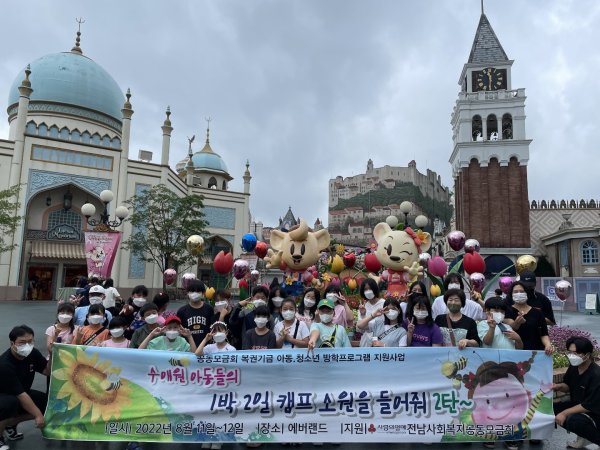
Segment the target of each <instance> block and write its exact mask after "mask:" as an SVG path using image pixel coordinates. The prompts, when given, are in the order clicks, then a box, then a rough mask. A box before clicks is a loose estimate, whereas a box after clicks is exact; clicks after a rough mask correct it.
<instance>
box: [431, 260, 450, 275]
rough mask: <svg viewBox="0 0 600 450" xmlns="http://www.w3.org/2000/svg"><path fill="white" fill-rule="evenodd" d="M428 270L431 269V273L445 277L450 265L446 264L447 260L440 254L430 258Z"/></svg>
mask: <svg viewBox="0 0 600 450" xmlns="http://www.w3.org/2000/svg"><path fill="white" fill-rule="evenodd" d="M427 270H429V273H430V274H431V275H433V276H436V277H443V276H444V275H446V272H447V271H448V266H447V265H446V261H444V260H443V259H442V258H440V257H439V256H434V257H433V258H431V259H430V260H429V263H428V264H427Z"/></svg>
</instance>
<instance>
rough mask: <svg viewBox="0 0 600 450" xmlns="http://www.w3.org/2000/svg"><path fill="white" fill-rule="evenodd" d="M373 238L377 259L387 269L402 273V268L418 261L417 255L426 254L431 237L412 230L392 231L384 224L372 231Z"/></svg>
mask: <svg viewBox="0 0 600 450" xmlns="http://www.w3.org/2000/svg"><path fill="white" fill-rule="evenodd" d="M373 236H374V237H375V240H376V241H377V244H378V247H377V252H376V253H375V254H376V255H377V259H378V260H379V262H380V263H381V264H382V265H383V266H385V267H387V268H388V269H392V270H396V271H402V270H404V267H407V266H408V267H410V266H411V265H412V264H413V263H415V262H418V261H419V253H421V252H426V251H427V250H429V247H431V236H430V235H429V233H424V232H422V231H418V232H417V233H415V232H414V231H413V230H412V229H410V228H407V229H406V231H400V230H392V229H391V228H390V226H389V225H388V224H387V223H385V222H382V223H378V224H377V225H376V226H375V229H374V230H373Z"/></svg>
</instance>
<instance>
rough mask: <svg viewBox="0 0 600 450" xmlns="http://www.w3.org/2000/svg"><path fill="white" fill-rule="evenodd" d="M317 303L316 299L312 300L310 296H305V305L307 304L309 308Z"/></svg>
mask: <svg viewBox="0 0 600 450" xmlns="http://www.w3.org/2000/svg"><path fill="white" fill-rule="evenodd" d="M315 303H316V301H315V300H312V299H310V298H308V297H304V306H306V307H307V308H312V307H313V306H315Z"/></svg>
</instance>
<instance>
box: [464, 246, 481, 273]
mask: <svg viewBox="0 0 600 450" xmlns="http://www.w3.org/2000/svg"><path fill="white" fill-rule="evenodd" d="M463 268H464V269H465V272H467V273H468V274H472V273H483V272H485V261H484V260H483V258H482V257H481V255H480V254H479V253H477V252H475V251H474V252H473V253H467V254H465V259H464V260H463Z"/></svg>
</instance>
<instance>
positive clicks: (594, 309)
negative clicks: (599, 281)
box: [585, 294, 600, 314]
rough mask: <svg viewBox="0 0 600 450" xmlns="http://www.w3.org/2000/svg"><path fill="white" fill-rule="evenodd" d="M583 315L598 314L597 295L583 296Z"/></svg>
mask: <svg viewBox="0 0 600 450" xmlns="http://www.w3.org/2000/svg"><path fill="white" fill-rule="evenodd" d="M585 313H586V314H600V304H599V302H598V294H585Z"/></svg>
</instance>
